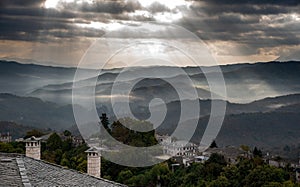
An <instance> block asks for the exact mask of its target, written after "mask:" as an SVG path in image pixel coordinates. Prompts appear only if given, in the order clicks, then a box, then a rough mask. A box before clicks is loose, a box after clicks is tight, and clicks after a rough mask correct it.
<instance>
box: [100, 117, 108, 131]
mask: <svg viewBox="0 0 300 187" xmlns="http://www.w3.org/2000/svg"><path fill="white" fill-rule="evenodd" d="M100 120H101V124H102V125H103V127H104V129H105V130H107V132H108V133H110V131H111V130H110V128H109V120H108V117H107V116H106V114H105V113H103V114H102V115H101V117H100Z"/></svg>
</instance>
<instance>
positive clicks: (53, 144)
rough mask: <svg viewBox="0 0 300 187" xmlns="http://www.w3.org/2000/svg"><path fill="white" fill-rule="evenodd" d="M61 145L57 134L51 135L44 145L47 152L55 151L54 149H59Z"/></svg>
mask: <svg viewBox="0 0 300 187" xmlns="http://www.w3.org/2000/svg"><path fill="white" fill-rule="evenodd" d="M62 143H63V142H62V140H61V138H60V137H59V136H58V134H56V133H53V134H51V136H50V137H49V138H48V140H47V143H46V147H47V150H49V151H55V150H56V149H61V148H62Z"/></svg>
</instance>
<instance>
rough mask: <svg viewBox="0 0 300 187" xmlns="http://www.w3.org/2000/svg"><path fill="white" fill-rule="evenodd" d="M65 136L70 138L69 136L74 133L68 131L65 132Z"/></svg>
mask: <svg viewBox="0 0 300 187" xmlns="http://www.w3.org/2000/svg"><path fill="white" fill-rule="evenodd" d="M64 136H66V137H68V136H72V133H71V132H70V131H68V130H65V131H64Z"/></svg>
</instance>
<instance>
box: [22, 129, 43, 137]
mask: <svg viewBox="0 0 300 187" xmlns="http://www.w3.org/2000/svg"><path fill="white" fill-rule="evenodd" d="M43 135H44V133H43V132H41V131H38V130H36V129H33V130H31V131H28V132H26V136H25V137H24V139H27V138H30V137H32V136H35V137H41V136H43Z"/></svg>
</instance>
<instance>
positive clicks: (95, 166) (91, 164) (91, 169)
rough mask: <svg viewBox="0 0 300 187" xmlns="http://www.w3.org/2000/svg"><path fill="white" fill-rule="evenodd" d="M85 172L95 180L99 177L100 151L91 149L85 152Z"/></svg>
mask: <svg viewBox="0 0 300 187" xmlns="http://www.w3.org/2000/svg"><path fill="white" fill-rule="evenodd" d="M85 152H86V153H87V171H88V174H89V175H91V176H94V177H97V178H100V177H101V154H100V151H99V150H97V149H96V148H94V147H91V148H90V149H88V150H87V151H85Z"/></svg>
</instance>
